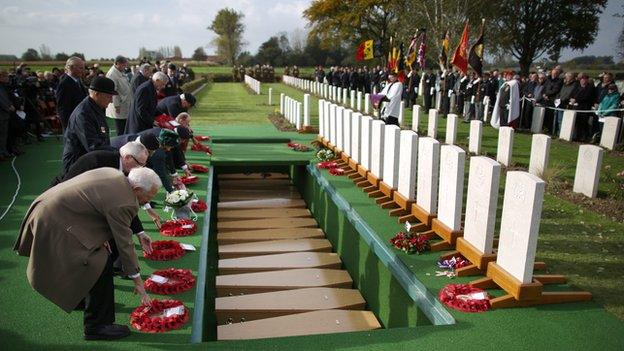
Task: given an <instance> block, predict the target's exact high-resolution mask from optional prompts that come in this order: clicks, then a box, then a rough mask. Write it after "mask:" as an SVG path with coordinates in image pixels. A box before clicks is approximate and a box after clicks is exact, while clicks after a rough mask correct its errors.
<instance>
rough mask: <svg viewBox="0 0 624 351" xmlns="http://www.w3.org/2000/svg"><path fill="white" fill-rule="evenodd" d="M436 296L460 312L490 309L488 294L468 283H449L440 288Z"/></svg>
mask: <svg viewBox="0 0 624 351" xmlns="http://www.w3.org/2000/svg"><path fill="white" fill-rule="evenodd" d="M438 298H439V299H440V301H442V303H444V304H445V305H447V306H449V307H451V308H453V309H456V310H458V311H462V312H485V311H487V310H489V309H490V297H489V295H488V294H487V293H486V292H485V291H484V290H482V289H479V288H475V287H473V286H472V285H469V284H449V285H447V286H445V287H444V288H442V290H440V293H439V294H438Z"/></svg>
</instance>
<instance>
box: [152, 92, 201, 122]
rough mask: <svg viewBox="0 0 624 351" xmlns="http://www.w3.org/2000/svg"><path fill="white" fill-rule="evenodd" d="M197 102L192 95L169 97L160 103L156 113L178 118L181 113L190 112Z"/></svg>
mask: <svg viewBox="0 0 624 351" xmlns="http://www.w3.org/2000/svg"><path fill="white" fill-rule="evenodd" d="M196 102H197V100H196V99H195V96H193V94H191V93H184V94H180V95H173V96H167V97H166V98H164V99H162V100H160V101H159V102H158V105H157V106H156V113H157V114H159V115H160V114H165V115H169V116H171V117H173V118H176V117H177V116H178V115H179V114H180V113H182V112H188V111H189V110H190V109H191V108H192V107H194V106H195V103H196Z"/></svg>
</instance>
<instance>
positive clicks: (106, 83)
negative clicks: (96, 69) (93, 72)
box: [89, 76, 117, 95]
mask: <svg viewBox="0 0 624 351" xmlns="http://www.w3.org/2000/svg"><path fill="white" fill-rule="evenodd" d="M89 89H91V90H95V91H99V92H100V93H105V94H111V95H117V92H116V91H115V82H113V81H112V80H111V79H109V78H106V77H102V76H97V77H95V78H93V80H92V81H91V85H90V86H89Z"/></svg>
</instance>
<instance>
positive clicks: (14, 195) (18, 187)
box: [0, 157, 22, 221]
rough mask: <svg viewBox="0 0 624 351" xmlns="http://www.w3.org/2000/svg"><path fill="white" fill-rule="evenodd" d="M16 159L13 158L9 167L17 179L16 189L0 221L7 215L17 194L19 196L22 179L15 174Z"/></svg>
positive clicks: (17, 173)
mask: <svg viewBox="0 0 624 351" xmlns="http://www.w3.org/2000/svg"><path fill="white" fill-rule="evenodd" d="M16 159H17V157H13V161H11V167H13V172H15V176H16V177H17V188H16V189H15V194H13V200H11V203H10V204H9V207H7V209H6V210H4V213H2V216H0V221H2V220H3V219H4V216H6V214H7V213H9V210H10V209H11V207H13V204H14V203H15V199H17V194H19V191H20V188H21V187H22V179H21V178H20V175H19V172H17V168H15V160H16Z"/></svg>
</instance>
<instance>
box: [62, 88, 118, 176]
mask: <svg viewBox="0 0 624 351" xmlns="http://www.w3.org/2000/svg"><path fill="white" fill-rule="evenodd" d="M113 95H117V92H116V91H115V83H114V82H113V81H112V80H110V79H108V78H106V77H101V76H98V77H95V78H94V79H93V81H92V82H91V86H89V96H87V97H86V98H85V99H84V100H82V102H81V103H80V104H78V106H76V108H75V109H74V112H73V113H72V114H71V116H70V117H69V124H68V125H67V130H65V138H64V139H65V143H64V145H63V170H64V171H67V170H68V169H69V167H70V166H71V165H72V164H73V163H74V162H75V161H76V160H77V159H78V158H79V157H80V156H82V155H84V154H86V153H87V152H90V151H93V150H98V149H106V148H109V147H110V137H109V130H108V124H107V123H106V115H105V113H104V111H105V108H106V107H107V106H108V104H109V103H111V101H112V100H113Z"/></svg>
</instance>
